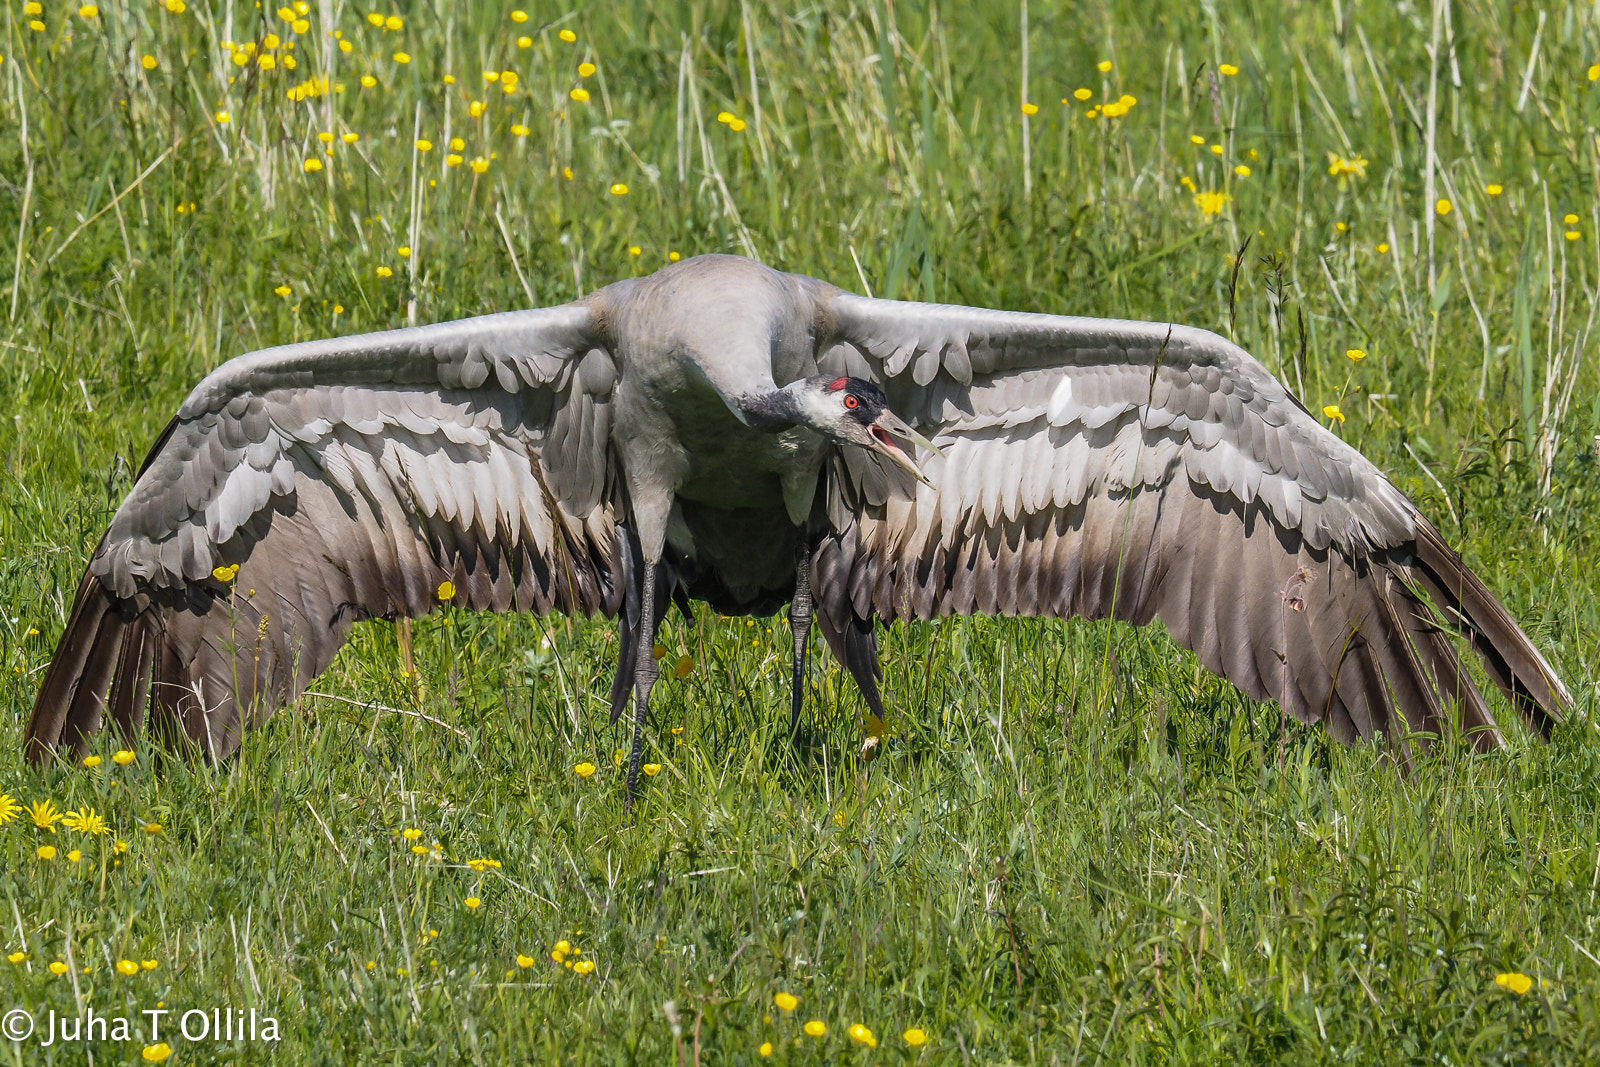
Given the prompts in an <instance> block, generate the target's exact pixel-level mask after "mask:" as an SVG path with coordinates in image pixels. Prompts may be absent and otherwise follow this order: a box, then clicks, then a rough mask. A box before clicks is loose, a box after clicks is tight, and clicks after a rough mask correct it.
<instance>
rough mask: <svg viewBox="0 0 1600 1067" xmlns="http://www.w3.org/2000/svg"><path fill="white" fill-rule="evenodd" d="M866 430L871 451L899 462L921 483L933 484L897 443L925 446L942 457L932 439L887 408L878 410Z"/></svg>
mask: <svg viewBox="0 0 1600 1067" xmlns="http://www.w3.org/2000/svg"><path fill="white" fill-rule="evenodd" d="M867 432H868V433H869V434H870V435H871V437H872V442H873V444H872V448H873V451H875V452H878V453H879V454H881V455H883V456H886V457H887V458H889V459H891V460H893V461H894V462H895V463H897V464H899V465H900V466H901V467H903V468H904V469H905V470H906V472H907V473H909V474H910V475H911V476H912V477H913V478H915V479H916V480H917V481H919V482H921V483H922V484H923V485H926V486H932V485H933V483H932V482H930V481H929V480H928V476H927V475H925V474H923V473H922V471H921V470H919V469H918V467H917V464H916V461H915V460H913V459H912V458H911V456H910V454H909V453H908V452H907V451H906V449H905V448H903V447H902V446H901V445H900V444H898V443H897V441H908V442H910V443H911V444H913V445H916V446H917V447H919V448H925V449H927V450H928V451H929V452H932V453H933V454H934V455H936V456H939V457H941V458H943V456H944V453H943V452H940V451H939V450H938V449H937V448H935V447H934V444H933V442H932V441H930V440H928V439H927V438H926V437H924V436H922V435H921V434H920V433H918V432H917V431H915V430H913V429H912V428H911V427H909V426H907V425H906V424H905V423H904V422H902V421H901V420H900V418H899V417H898V416H897V415H895V414H894V413H893V412H891V411H889V410H888V409H887V408H885V409H884V410H883V411H881V412H879V413H878V417H877V418H876V419H874V420H872V424H871V425H870V426H868V427H867Z"/></svg>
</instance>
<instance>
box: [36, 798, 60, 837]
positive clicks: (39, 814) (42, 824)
mask: <svg viewBox="0 0 1600 1067" xmlns="http://www.w3.org/2000/svg"><path fill="white" fill-rule="evenodd" d="M28 817H29V818H31V819H32V820H33V825H34V826H35V827H37V828H38V829H40V830H48V831H50V832H51V833H55V832H56V823H58V822H60V821H61V818H62V815H61V812H60V811H58V810H57V809H56V806H55V802H54V801H50V800H36V801H34V802H33V803H32V804H29V805H28Z"/></svg>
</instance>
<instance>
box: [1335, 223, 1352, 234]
mask: <svg viewBox="0 0 1600 1067" xmlns="http://www.w3.org/2000/svg"><path fill="white" fill-rule="evenodd" d="M1333 228H1334V229H1335V230H1338V231H1339V232H1340V233H1343V232H1344V231H1346V230H1348V229H1349V228H1350V227H1348V226H1346V225H1345V224H1344V223H1342V222H1336V223H1334V224H1333Z"/></svg>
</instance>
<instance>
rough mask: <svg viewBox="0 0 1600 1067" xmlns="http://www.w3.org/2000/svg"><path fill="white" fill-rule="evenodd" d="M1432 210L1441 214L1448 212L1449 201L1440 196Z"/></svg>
mask: <svg viewBox="0 0 1600 1067" xmlns="http://www.w3.org/2000/svg"><path fill="white" fill-rule="evenodd" d="M1433 210H1435V211H1437V212H1438V213H1439V214H1441V215H1448V214H1450V201H1448V200H1446V199H1445V198H1444V197H1440V198H1439V200H1438V202H1436V203H1435V204H1434V205H1433Z"/></svg>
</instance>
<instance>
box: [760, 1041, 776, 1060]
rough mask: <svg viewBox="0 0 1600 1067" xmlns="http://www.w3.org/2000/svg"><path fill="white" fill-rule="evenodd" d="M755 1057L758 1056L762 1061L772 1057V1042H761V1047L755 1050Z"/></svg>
mask: <svg viewBox="0 0 1600 1067" xmlns="http://www.w3.org/2000/svg"><path fill="white" fill-rule="evenodd" d="M756 1055H758V1056H760V1057H761V1058H762V1059H766V1058H767V1057H768V1056H770V1055H772V1042H770V1041H763V1042H761V1047H760V1048H758V1049H756Z"/></svg>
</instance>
